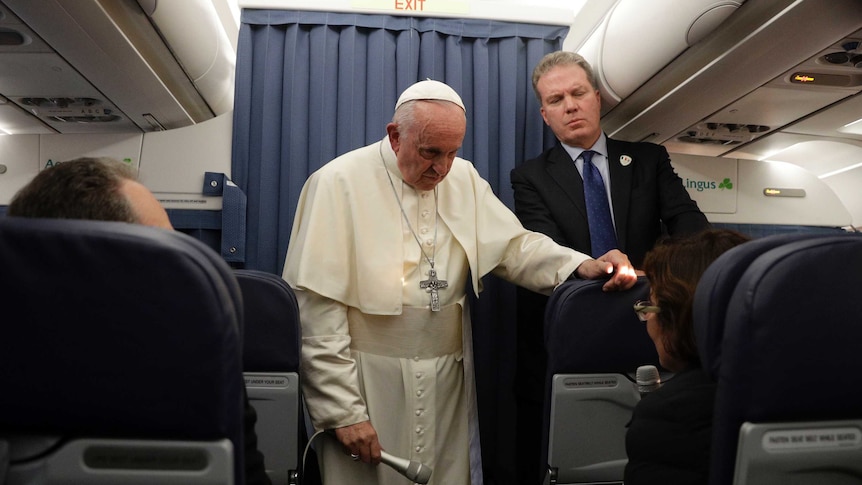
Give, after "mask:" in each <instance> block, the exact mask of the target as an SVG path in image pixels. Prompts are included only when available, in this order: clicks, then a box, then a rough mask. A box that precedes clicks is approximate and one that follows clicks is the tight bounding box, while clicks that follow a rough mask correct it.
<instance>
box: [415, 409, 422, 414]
mask: <svg viewBox="0 0 862 485" xmlns="http://www.w3.org/2000/svg"><path fill="white" fill-rule="evenodd" d="M414 414H416V416H419V415H421V414H422V411H421V410H419V409H417V410H416V412H415V413H414Z"/></svg>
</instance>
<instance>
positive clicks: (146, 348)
mask: <svg viewBox="0 0 862 485" xmlns="http://www.w3.org/2000/svg"><path fill="white" fill-rule="evenodd" d="M0 268H2V270H0V302H2V306H3V310H4V317H3V319H2V324H0V389H2V397H0V443H2V446H0V449H3V450H5V452H3V453H0V460H3V462H2V463H0V470H3V469H4V468H5V469H6V473H4V474H3V475H2V476H0V483H6V484H13V485H15V484H27V485H36V484H115V483H124V484H132V485H138V484H150V483H158V484H163V485H164V484H167V485H172V484H177V485H178V484H238V485H241V484H242V483H243V482H244V477H243V469H244V467H243V454H242V453H241V451H242V450H243V432H242V430H243V421H242V416H243V412H242V409H243V408H242V404H243V401H242V380H241V375H242V374H241V372H242V368H241V365H242V362H241V350H242V349H241V347H240V346H241V341H240V329H239V326H240V324H241V318H242V300H241V296H240V293H239V287H238V285H237V282H236V279H235V278H234V277H233V274H232V272H231V270H230V268H229V267H228V266H227V264H226V263H225V262H224V261H223V260H222V259H221V257H220V256H219V255H218V254H217V253H215V252H213V251H211V250H209V249H207V248H206V247H204V246H203V245H202V244H201V243H200V242H198V241H196V240H195V239H193V238H191V237H188V236H186V235H183V234H180V233H176V232H173V231H166V230H163V229H156V228H152V227H145V226H141V225H135V224H127V223H121V222H103V221H82V220H53V219H26V218H4V219H3V220H0ZM237 451H240V452H239V453H237ZM4 455H5V458H4Z"/></svg>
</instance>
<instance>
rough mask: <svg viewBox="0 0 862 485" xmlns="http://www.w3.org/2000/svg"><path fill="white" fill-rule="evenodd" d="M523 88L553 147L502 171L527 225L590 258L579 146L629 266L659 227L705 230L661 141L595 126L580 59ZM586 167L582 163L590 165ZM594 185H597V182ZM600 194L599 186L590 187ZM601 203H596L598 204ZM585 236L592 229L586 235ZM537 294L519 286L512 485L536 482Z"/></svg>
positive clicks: (561, 62)
mask: <svg viewBox="0 0 862 485" xmlns="http://www.w3.org/2000/svg"><path fill="white" fill-rule="evenodd" d="M533 90H534V91H535V93H536V96H537V98H538V99H539V102H540V103H541V106H542V107H541V113H542V118H543V119H544V120H545V123H546V124H547V125H548V126H550V127H551V130H552V131H553V132H554V134H555V135H556V137H557V140H558V143H556V144H555V145H554V146H553V147H552V148H550V149H549V150H547V151H545V152H544V153H542V154H541V155H539V156H538V157H536V158H534V159H532V160H528V161H527V162H525V163H523V164H521V165H519V166H518V167H515V169H513V170H512V172H511V180H512V188H513V189H514V191H515V213H516V214H517V216H518V218H519V219H520V220H521V223H523V224H524V227H526V228H527V229H530V230H533V231H538V232H542V233H544V234H547V235H548V236H550V237H551V238H552V239H553V240H554V241H555V242H557V243H558V244H560V245H563V246H568V247H570V248H573V249H576V250H578V251H582V252H585V253H587V254H591V253H592V252H594V251H603V249H600V248H593V247H592V246H593V244H594V243H593V242H592V241H591V231H590V229H591V227H593V229H594V231H593V232H597V231H595V228H596V225H595V224H592V225H591V224H590V222H589V221H588V210H587V204H586V202H585V194H584V178H583V176H582V174H583V173H584V172H583V170H584V152H585V151H591V152H592V154H590V155H588V158H590V160H589V163H592V164H593V165H595V168H596V169H597V170H598V173H600V174H601V179H600V182H603V183H604V188H603V191H604V194H605V197H602V199H604V198H607V201H608V202H609V208H610V221H609V224H608V226H610V227H612V229H613V231H611V234H610V235H609V237H610V238H611V239H610V240H611V242H610V244H615V247H616V248H617V249H619V250H620V251H622V252H624V253H625V254H627V255H628V257H629V260H630V261H631V262H632V264H633V265H634V267H635V268H639V267H640V266H641V264H642V263H643V260H644V256H645V255H646V253H647V251H649V250H650V249H651V248H652V247H653V245H654V244H655V242H656V240H657V239H659V237H661V236H662V234H664V233H665V232H666V233H667V234H669V235H676V234H688V233H695V232H698V231H700V230H702V229H706V228H708V227H709V222H708V221H707V220H706V217H705V216H704V215H703V213H702V212H701V211H700V209H699V208H698V207H697V203H695V202H694V201H693V200H692V199H691V197H689V195H688V192H687V191H686V190H685V187H684V186H683V184H682V180H681V179H680V177H679V176H678V175H677V174H676V172H675V171H674V170H673V167H672V166H671V164H670V157H669V156H668V153H667V151H666V150H665V149H664V147H662V146H659V145H656V144H653V143H632V142H625V141H619V140H611V139H609V138H607V136H605V134H604V133H603V132H602V129H601V125H600V121H599V119H600V116H601V95H600V93H599V90H598V85H597V82H596V78H595V74H594V73H593V70H592V67H591V66H590V65H589V63H587V62H586V60H584V58H583V57H581V56H580V55H578V54H575V53H572V52H563V51H559V52H552V53H550V54H548V55H546V56H545V57H544V58H543V59H542V60H541V61H539V64H538V65H537V66H536V68H535V69H534V70H533ZM590 168H592V167H590ZM599 187H601V185H599ZM599 190H602V189H599ZM602 202H604V201H602ZM593 236H595V234H593ZM546 302H547V297H544V296H542V295H539V294H536V293H532V292H529V291H525V290H521V289H519V293H518V303H517V306H518V317H517V320H518V370H517V376H516V394H517V396H518V417H517V421H518V422H517V432H518V445H519V453H520V456H522V457H523V463H524V465H523V466H522V468H523V470H522V471H521V473H520V480H519V482H520V483H523V484H526V485H532V484H535V483H540V477H541V475H542V473H543V470H540V468H541V467H542V465H541V464H539V451H538V450H540V449H541V433H542V396H543V395H544V374H545V359H546V354H545V351H544V342H543V336H542V333H543V332H542V329H543V318H544V308H545V303H546Z"/></svg>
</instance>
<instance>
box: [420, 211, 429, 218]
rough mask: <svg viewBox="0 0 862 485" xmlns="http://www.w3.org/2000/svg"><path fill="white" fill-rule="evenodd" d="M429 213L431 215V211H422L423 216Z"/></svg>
mask: <svg viewBox="0 0 862 485" xmlns="http://www.w3.org/2000/svg"><path fill="white" fill-rule="evenodd" d="M429 215H431V211H422V217H425V218H427V217H428V216H429Z"/></svg>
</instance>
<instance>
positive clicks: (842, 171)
mask: <svg viewBox="0 0 862 485" xmlns="http://www.w3.org/2000/svg"><path fill="white" fill-rule="evenodd" d="M860 167H862V163H857V164H855V165H850V166H849V167H844V168H842V169H839V170H835V171H832V172H828V173H824V174H823V175H819V176H817V178H819V179H821V180H822V179H825V178H827V177H831V176H833V175H838V174H841V173H844V172H847V171H849V170H855V169H857V168H860Z"/></svg>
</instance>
